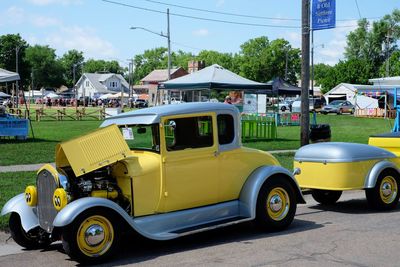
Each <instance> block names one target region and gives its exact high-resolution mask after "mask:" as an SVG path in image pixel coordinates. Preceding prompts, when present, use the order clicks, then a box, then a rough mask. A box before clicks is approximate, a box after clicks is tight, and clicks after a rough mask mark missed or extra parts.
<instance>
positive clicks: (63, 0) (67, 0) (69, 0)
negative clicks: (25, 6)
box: [28, 0, 82, 6]
mask: <svg viewBox="0 0 400 267" xmlns="http://www.w3.org/2000/svg"><path fill="white" fill-rule="evenodd" d="M28 2H30V3H31V4H34V5H37V6H47V5H51V4H61V5H71V4H81V3H82V1H81V0H28Z"/></svg>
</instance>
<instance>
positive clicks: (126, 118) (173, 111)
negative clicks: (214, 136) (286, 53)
mask: <svg viewBox="0 0 400 267" xmlns="http://www.w3.org/2000/svg"><path fill="white" fill-rule="evenodd" d="M210 111H213V112H215V113H216V114H217V116H218V115H220V114H229V115H231V116H232V117H233V120H234V127H235V136H234V139H233V140H232V142H231V143H229V144H225V145H219V151H221V152H222V151H229V150H232V149H236V148H239V147H240V146H241V145H242V141H241V136H240V135H241V132H242V131H241V123H240V113H239V110H238V109H237V108H236V107H235V106H234V105H229V104H224V103H211V102H200V103H182V104H179V105H162V106H156V107H150V108H144V109H140V110H134V111H130V112H126V113H123V114H119V115H116V116H112V117H109V118H107V119H106V120H105V121H104V122H103V123H102V124H101V125H100V127H106V126H108V125H111V124H116V125H132V124H145V125H148V124H154V123H161V122H162V117H167V116H174V115H182V114H185V115H186V114H187V115H190V114H196V113H207V112H210Z"/></svg>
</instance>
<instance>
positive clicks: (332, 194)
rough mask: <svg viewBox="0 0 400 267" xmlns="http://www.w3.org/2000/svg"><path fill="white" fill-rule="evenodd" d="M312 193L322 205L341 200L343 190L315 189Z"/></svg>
mask: <svg viewBox="0 0 400 267" xmlns="http://www.w3.org/2000/svg"><path fill="white" fill-rule="evenodd" d="M311 195H312V197H313V198H314V200H315V201H317V202H318V203H320V204H322V205H333V204H335V203H336V201H338V200H339V198H340V196H341V195H342V191H332V190H319V189H313V190H312V191H311Z"/></svg>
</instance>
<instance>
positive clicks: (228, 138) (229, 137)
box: [217, 114, 235, 145]
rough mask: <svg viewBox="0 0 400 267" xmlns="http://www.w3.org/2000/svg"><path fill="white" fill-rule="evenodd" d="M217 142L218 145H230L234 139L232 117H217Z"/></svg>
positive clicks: (226, 115)
mask: <svg viewBox="0 0 400 267" xmlns="http://www.w3.org/2000/svg"><path fill="white" fill-rule="evenodd" d="M217 125H218V141H219V144H220V145H226V144H230V143H232V141H233V139H234V138H235V128H234V122H233V117H232V116H231V115H228V114H222V115H218V116H217Z"/></svg>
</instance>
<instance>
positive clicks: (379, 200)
mask: <svg viewBox="0 0 400 267" xmlns="http://www.w3.org/2000/svg"><path fill="white" fill-rule="evenodd" d="M399 180H400V177H399V174H398V173H397V172H396V171H394V170H384V171H383V172H381V174H379V176H378V180H377V181H376V185H375V187H374V188H368V189H366V190H365V194H366V197H367V201H368V204H369V205H370V206H372V207H373V208H376V209H379V210H391V209H394V208H395V207H396V206H397V203H398V202H399V196H400V195H399V192H398V188H399Z"/></svg>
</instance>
